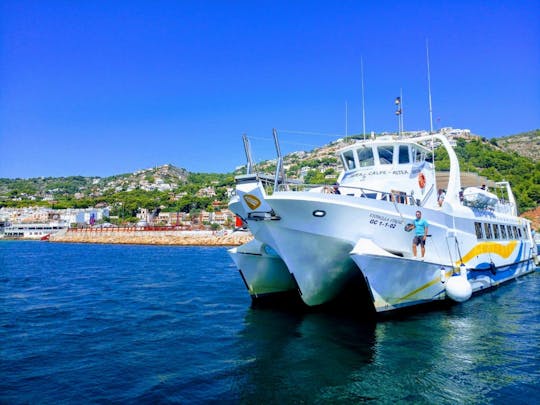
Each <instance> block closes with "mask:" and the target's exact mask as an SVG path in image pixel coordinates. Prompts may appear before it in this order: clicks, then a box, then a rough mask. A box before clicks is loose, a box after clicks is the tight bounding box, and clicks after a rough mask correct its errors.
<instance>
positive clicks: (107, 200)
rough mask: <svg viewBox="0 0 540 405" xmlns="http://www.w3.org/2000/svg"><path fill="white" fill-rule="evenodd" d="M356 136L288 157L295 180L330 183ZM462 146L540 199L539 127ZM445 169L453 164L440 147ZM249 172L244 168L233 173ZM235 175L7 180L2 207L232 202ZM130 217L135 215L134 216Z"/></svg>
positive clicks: (475, 168) (176, 172)
mask: <svg viewBox="0 0 540 405" xmlns="http://www.w3.org/2000/svg"><path fill="white" fill-rule="evenodd" d="M354 138H355V137H354V136H352V137H349V138H347V139H341V140H338V141H335V142H332V143H330V144H327V145H324V146H321V147H318V148H315V149H313V150H311V151H305V152H295V153H291V154H289V155H287V156H285V157H284V167H285V170H286V175H287V177H288V178H294V179H299V180H301V181H303V182H305V183H311V184H331V183H333V182H334V181H335V180H336V178H337V176H338V174H339V172H340V170H341V162H339V161H338V158H337V156H336V151H337V150H338V149H339V148H341V147H343V146H345V145H346V144H348V143H350V142H354V141H355V139H354ZM456 142H457V145H456V147H455V150H456V153H457V155H458V158H459V160H460V164H461V169H462V171H467V172H471V173H478V174H479V175H481V176H485V177H488V178H490V179H492V180H495V181H500V180H508V181H510V183H511V184H512V187H513V189H514V192H515V194H516V198H517V199H518V205H519V207H520V209H521V210H522V211H527V210H532V209H534V208H536V207H537V206H539V205H540V154H539V148H540V131H538V130H536V131H530V132H527V133H523V134H517V135H514V136H510V137H504V138H495V139H490V140H487V139H485V138H480V137H476V136H471V137H467V138H458V139H457V140H456ZM435 161H436V165H437V167H438V169H440V170H445V169H446V168H447V167H448V165H449V162H448V160H447V156H446V155H445V153H444V152H443V151H441V150H436V153H435ZM256 170H257V171H260V172H266V173H274V171H275V161H264V162H261V163H259V164H258V165H257V167H256ZM240 173H242V169H240V170H238V171H237V172H236V173H234V174H240ZM234 174H233V173H228V174H211V173H189V172H188V171H186V170H185V169H180V168H177V167H175V166H173V165H170V164H167V165H163V166H159V167H155V168H150V169H145V170H140V171H137V172H134V173H129V174H122V175H116V176H110V177H106V178H100V177H82V176H72V177H62V178H43V177H40V178H33V179H0V206H10V207H25V206H31V205H44V206H54V207H56V208H69V207H77V208H82V207H88V206H94V205H96V204H99V203H102V204H107V205H110V206H115V207H117V208H116V210H119V209H120V208H119V207H121V209H122V210H123V211H124V214H125V211H128V213H131V214H130V215H134V213H135V212H136V210H137V209H138V208H139V207H144V208H155V207H157V206H160V207H162V209H164V210H170V211H184V212H190V211H191V210H196V209H212V204H214V202H215V201H216V200H217V201H220V202H221V203H222V204H225V203H226V201H227V200H228V198H229V193H230V191H231V190H232V188H233V186H234ZM128 216H129V215H128Z"/></svg>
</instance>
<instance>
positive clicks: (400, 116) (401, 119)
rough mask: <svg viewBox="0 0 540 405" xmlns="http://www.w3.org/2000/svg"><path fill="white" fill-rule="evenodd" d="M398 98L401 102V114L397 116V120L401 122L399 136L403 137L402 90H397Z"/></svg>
mask: <svg viewBox="0 0 540 405" xmlns="http://www.w3.org/2000/svg"><path fill="white" fill-rule="evenodd" d="M399 97H400V100H401V114H399V120H400V121H401V136H403V132H404V131H405V129H404V128H403V89H402V88H400V89H399Z"/></svg>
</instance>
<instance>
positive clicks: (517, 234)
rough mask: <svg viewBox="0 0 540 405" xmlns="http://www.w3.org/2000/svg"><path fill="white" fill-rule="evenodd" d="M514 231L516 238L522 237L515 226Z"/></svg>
mask: <svg viewBox="0 0 540 405" xmlns="http://www.w3.org/2000/svg"><path fill="white" fill-rule="evenodd" d="M512 230H513V231H514V238H516V239H518V238H519V237H520V236H521V235H520V234H519V233H518V229H517V227H515V226H513V227H512Z"/></svg>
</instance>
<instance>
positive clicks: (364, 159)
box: [356, 147, 375, 167]
mask: <svg viewBox="0 0 540 405" xmlns="http://www.w3.org/2000/svg"><path fill="white" fill-rule="evenodd" d="M356 152H357V153H358V164H359V165H360V167H366V166H373V165H374V164H375V161H374V159H373V149H371V147H365V148H360V149H358V150H357V151H356Z"/></svg>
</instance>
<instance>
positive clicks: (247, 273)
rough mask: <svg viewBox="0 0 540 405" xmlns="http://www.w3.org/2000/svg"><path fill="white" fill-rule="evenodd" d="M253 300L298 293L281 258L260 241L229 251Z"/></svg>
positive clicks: (253, 241)
mask: <svg viewBox="0 0 540 405" xmlns="http://www.w3.org/2000/svg"><path fill="white" fill-rule="evenodd" d="M228 253H229V255H230V256H231V258H232V260H233V261H234V263H235V265H236V267H237V268H238V271H239V272H240V274H241V276H242V279H243V280H244V283H245V285H246V288H247V290H248V292H249V294H250V296H251V298H252V299H253V300H258V299H260V298H265V299H266V298H270V297H271V296H273V295H276V296H278V295H281V294H283V293H287V294H289V293H294V292H296V284H295V283H294V280H293V278H292V276H291V274H290V273H289V270H288V269H287V266H286V265H285V263H284V262H283V260H281V258H280V257H279V256H278V255H276V254H275V253H273V252H271V251H270V250H269V249H268V248H267V247H266V246H265V245H264V244H262V243H261V242H260V241H258V240H256V239H255V240H252V241H250V242H248V243H246V244H244V245H242V246H238V247H235V248H232V249H229V250H228Z"/></svg>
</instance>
